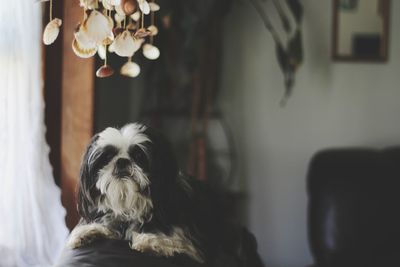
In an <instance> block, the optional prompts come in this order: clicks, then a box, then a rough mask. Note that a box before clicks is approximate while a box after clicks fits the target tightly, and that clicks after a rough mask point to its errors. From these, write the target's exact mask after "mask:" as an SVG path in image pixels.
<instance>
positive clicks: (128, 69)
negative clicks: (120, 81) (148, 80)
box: [120, 61, 140, 78]
mask: <svg viewBox="0 0 400 267" xmlns="http://www.w3.org/2000/svg"><path fill="white" fill-rule="evenodd" d="M120 73H121V75H124V76H128V77H131V78H135V77H137V76H138V75H139V74H140V66H139V65H138V64H136V63H135V62H132V61H128V62H126V63H125V64H124V65H123V66H122V67H121V71H120Z"/></svg>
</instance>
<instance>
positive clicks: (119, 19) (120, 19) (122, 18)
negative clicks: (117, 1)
mask: <svg viewBox="0 0 400 267" xmlns="http://www.w3.org/2000/svg"><path fill="white" fill-rule="evenodd" d="M114 19H115V22H116V23H118V24H119V23H121V22H122V21H123V20H124V19H125V15H120V14H118V13H115V15H114Z"/></svg>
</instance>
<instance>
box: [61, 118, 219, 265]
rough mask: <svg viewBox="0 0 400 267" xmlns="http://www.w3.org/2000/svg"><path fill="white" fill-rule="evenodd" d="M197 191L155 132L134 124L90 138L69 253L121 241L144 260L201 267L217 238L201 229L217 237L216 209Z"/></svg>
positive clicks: (106, 130) (165, 142)
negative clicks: (178, 257)
mask: <svg viewBox="0 0 400 267" xmlns="http://www.w3.org/2000/svg"><path fill="white" fill-rule="evenodd" d="M200 187H201V186H200ZM198 188H199V187H198V186H197V183H196V182H195V181H194V180H192V179H189V178H186V177H184V176H183V175H181V174H180V172H179V169H178V166H177V162H176V159H175V157H174V154H173V153H172V151H171V148H170V146H169V143H168V142H167V141H166V139H165V138H164V137H163V136H162V135H160V134H159V133H158V132H156V131H154V130H153V129H151V128H149V127H146V126H144V125H142V124H137V123H135V124H128V125H126V126H124V127H123V128H121V129H115V128H107V129H105V130H104V131H103V132H101V133H99V134H97V135H95V136H94V137H93V139H92V141H91V143H90V144H89V146H88V148H87V151H86V153H85V155H84V159H83V162H82V166H81V173H80V184H79V190H78V210H79V213H80V215H81V217H82V219H81V221H80V223H79V224H78V226H76V228H75V229H74V230H73V231H72V233H71V235H70V238H69V241H68V244H67V246H68V247H70V248H77V247H80V246H84V245H87V244H89V243H90V242H92V241H93V240H95V239H98V238H110V239H122V240H128V241H130V245H131V248H132V249H134V250H138V251H141V252H150V253H153V254H156V255H160V256H166V257H170V256H173V255H175V254H186V255H187V256H189V257H191V258H192V259H194V260H196V261H198V262H203V261H204V260H205V255H206V254H207V252H206V250H207V249H206V247H207V248H208V249H210V246H209V244H211V243H213V242H212V241H211V239H212V236H213V235H216V232H217V230H216V231H214V232H213V230H203V229H217V226H218V222H217V221H218V219H217V218H213V217H214V215H213V214H217V213H218V212H212V211H209V210H208V207H210V206H214V207H213V208H214V210H215V209H217V207H216V206H215V205H213V204H212V203H210V205H201V204H200V205H198V204H197V203H201V202H207V201H209V200H208V199H206V197H204V196H201V194H198V193H197V192H198V191H199V190H198ZM200 191H201V190H200ZM215 216H218V215H215ZM210 237H211V238H210Z"/></svg>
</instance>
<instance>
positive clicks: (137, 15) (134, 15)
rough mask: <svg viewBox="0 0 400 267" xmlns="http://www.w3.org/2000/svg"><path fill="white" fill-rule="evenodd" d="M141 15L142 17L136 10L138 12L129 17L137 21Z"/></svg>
mask: <svg viewBox="0 0 400 267" xmlns="http://www.w3.org/2000/svg"><path fill="white" fill-rule="evenodd" d="M141 15H142V13H140V11H139V10H138V11H136V12H135V13H133V14H132V15H131V18H132V19H133V20H134V21H139V19H140V16H141Z"/></svg>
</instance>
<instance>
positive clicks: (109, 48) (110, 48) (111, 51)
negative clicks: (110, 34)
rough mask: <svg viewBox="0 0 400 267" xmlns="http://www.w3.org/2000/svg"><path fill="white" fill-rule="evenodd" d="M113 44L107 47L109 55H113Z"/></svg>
mask: <svg viewBox="0 0 400 267" xmlns="http://www.w3.org/2000/svg"><path fill="white" fill-rule="evenodd" d="M114 44H115V42H113V43H112V44H110V46H109V47H108V52H110V53H114V52H115V45H114Z"/></svg>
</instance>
